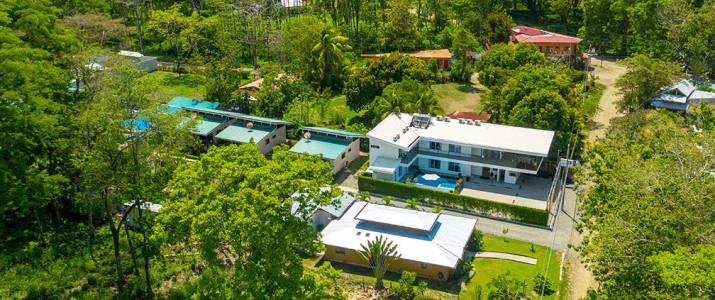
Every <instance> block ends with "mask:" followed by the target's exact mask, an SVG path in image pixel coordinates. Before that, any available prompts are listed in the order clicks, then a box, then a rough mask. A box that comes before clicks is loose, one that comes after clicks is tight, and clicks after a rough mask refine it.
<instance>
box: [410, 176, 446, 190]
mask: <svg viewBox="0 0 715 300" xmlns="http://www.w3.org/2000/svg"><path fill="white" fill-rule="evenodd" d="M412 184H417V185H426V186H431V187H436V188H440V189H445V190H453V189H454V188H455V187H457V180H454V179H450V178H442V177H440V178H438V179H436V180H425V179H423V178H422V175H417V177H415V181H413V182H412Z"/></svg>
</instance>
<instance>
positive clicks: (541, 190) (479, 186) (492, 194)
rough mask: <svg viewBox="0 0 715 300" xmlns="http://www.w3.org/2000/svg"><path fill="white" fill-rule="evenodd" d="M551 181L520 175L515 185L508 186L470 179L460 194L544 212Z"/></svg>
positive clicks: (506, 184)
mask: <svg viewBox="0 0 715 300" xmlns="http://www.w3.org/2000/svg"><path fill="white" fill-rule="evenodd" d="M552 181H553V178H542V177H538V176H533V175H522V176H521V177H520V178H519V181H518V183H517V184H509V183H503V182H492V181H489V180H488V179H481V178H475V177H472V178H471V181H470V182H466V181H465V182H464V188H463V189H462V192H461V193H460V194H462V195H465V196H470V197H476V198H482V199H487V200H492V201H497V202H502V203H509V204H516V205H520V206H526V207H531V208H536V209H544V210H545V209H546V204H547V203H546V199H547V198H548V196H549V189H550V188H551V183H552Z"/></svg>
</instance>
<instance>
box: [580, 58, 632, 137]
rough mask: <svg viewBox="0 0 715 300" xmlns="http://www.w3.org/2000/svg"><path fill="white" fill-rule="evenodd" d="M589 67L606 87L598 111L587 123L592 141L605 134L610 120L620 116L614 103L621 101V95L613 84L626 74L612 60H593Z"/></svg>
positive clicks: (622, 68) (623, 69) (621, 66)
mask: <svg viewBox="0 0 715 300" xmlns="http://www.w3.org/2000/svg"><path fill="white" fill-rule="evenodd" d="M591 67H593V72H594V73H595V74H596V76H598V82H600V83H603V84H605V85H606V90H605V91H604V92H603V96H602V97H601V102H600V103H599V106H598V107H599V111H598V113H596V115H595V116H594V117H593V120H591V122H589V132H588V138H589V140H591V141H593V140H594V139H596V138H597V137H602V136H603V135H604V134H605V131H606V128H608V125H609V124H610V123H611V119H612V118H615V117H618V116H621V115H622V114H621V113H619V112H618V110H617V109H616V104H615V103H616V101H618V100H619V99H621V95H619V94H618V89H616V86H615V84H616V79H618V77H620V76H621V75H623V73H625V72H626V68H625V67H624V66H623V65H621V64H619V63H617V62H616V61H615V60H614V59H609V58H604V59H598V58H594V59H593V60H592V61H591Z"/></svg>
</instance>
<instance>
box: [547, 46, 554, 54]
mask: <svg viewBox="0 0 715 300" xmlns="http://www.w3.org/2000/svg"><path fill="white" fill-rule="evenodd" d="M551 52H554V48H552V47H551V46H548V47H546V53H551Z"/></svg>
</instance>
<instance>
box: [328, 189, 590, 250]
mask: <svg viewBox="0 0 715 300" xmlns="http://www.w3.org/2000/svg"><path fill="white" fill-rule="evenodd" d="M341 188H342V189H343V190H344V191H347V192H353V193H356V192H357V190H356V189H354V188H349V187H342V186H341ZM370 202H373V203H378V204H384V202H383V201H382V198H381V197H377V196H374V195H373V196H371V199H370ZM391 204H392V205H395V206H397V207H407V203H405V202H402V201H398V200H395V201H393V202H392V203H391ZM575 208H576V193H574V191H573V188H572V187H571V186H568V187H567V189H566V192H565V196H564V204H563V210H562V211H561V212H559V214H558V215H557V217H556V223H555V225H554V228H553V230H549V229H544V228H537V227H532V226H528V225H522V224H517V223H512V222H508V221H503V220H497V219H490V218H485V217H475V216H473V215H470V214H464V213H459V212H454V211H448V210H443V211H442V213H443V214H449V215H455V216H460V217H465V218H471V219H477V225H476V228H477V229H479V230H481V231H482V232H484V233H488V234H493V235H503V233H502V230H504V228H508V229H509V233H508V234H507V237H510V238H513V239H517V240H521V241H525V242H529V243H534V244H537V245H542V246H546V247H552V245H553V247H552V248H553V249H554V250H556V251H559V252H567V251H568V250H569V248H568V245H569V243H570V242H572V239H574V238H575V240H574V241H578V239H579V238H580V237H578V234H577V233H574V232H575V230H573V227H574V225H575V221H574V218H572V216H573V215H574V213H573V212H574V211H575ZM418 209H421V210H424V211H431V208H430V207H426V206H418ZM564 211H565V212H567V213H564ZM571 252H573V251H571Z"/></svg>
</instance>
